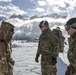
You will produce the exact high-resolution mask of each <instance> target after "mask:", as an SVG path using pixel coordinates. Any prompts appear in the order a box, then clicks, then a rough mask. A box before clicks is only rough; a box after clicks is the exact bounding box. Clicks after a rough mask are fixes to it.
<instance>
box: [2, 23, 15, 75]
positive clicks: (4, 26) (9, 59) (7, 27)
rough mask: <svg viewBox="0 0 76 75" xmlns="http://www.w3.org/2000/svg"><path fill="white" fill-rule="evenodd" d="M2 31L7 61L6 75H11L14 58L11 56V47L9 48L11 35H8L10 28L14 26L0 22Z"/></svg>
mask: <svg viewBox="0 0 76 75" xmlns="http://www.w3.org/2000/svg"><path fill="white" fill-rule="evenodd" d="M1 28H2V32H3V35H4V37H3V39H4V40H5V42H6V44H7V51H6V52H7V54H6V56H7V63H8V75H13V66H14V60H13V59H12V57H11V53H12V49H11V37H12V36H10V35H9V33H10V30H11V29H12V28H14V26H13V25H12V24H10V23H8V22H2V24H1Z"/></svg>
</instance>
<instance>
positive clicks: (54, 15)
mask: <svg viewBox="0 0 76 75" xmlns="http://www.w3.org/2000/svg"><path fill="white" fill-rule="evenodd" d="M40 17H41V18H43V17H49V18H54V19H58V18H62V19H65V18H67V16H66V15H62V14H57V13H52V14H46V15H42V16H40Z"/></svg>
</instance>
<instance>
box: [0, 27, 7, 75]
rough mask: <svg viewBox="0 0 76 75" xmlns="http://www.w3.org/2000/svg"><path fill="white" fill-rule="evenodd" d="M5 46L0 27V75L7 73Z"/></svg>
mask: <svg viewBox="0 0 76 75" xmlns="http://www.w3.org/2000/svg"><path fill="white" fill-rule="evenodd" d="M6 50H7V46H6V43H5V41H4V40H3V33H2V29H1V28H0V75H8V64H7V58H6V54H7V53H6Z"/></svg>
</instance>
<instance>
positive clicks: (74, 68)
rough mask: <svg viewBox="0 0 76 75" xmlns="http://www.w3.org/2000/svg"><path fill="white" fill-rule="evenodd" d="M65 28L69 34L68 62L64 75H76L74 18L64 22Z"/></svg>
mask: <svg viewBox="0 0 76 75" xmlns="http://www.w3.org/2000/svg"><path fill="white" fill-rule="evenodd" d="M65 29H66V31H67V32H68V34H69V35H70V37H69V39H68V41H69V50H68V60H69V63H70V64H69V66H68V67H67V71H66V73H65V75H76V18H71V19H69V20H68V21H67V22H66V24H65Z"/></svg>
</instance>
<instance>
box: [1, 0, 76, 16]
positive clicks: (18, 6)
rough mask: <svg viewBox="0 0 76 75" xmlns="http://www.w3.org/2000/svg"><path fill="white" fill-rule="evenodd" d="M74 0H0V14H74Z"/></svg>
mask: <svg viewBox="0 0 76 75" xmlns="http://www.w3.org/2000/svg"><path fill="white" fill-rule="evenodd" d="M75 9H76V0H0V16H1V15H2V16H10V15H13V14H22V15H23V14H26V15H28V16H32V15H42V14H48V13H61V14H69V15H73V16H76V15H75V13H76V10H75Z"/></svg>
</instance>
